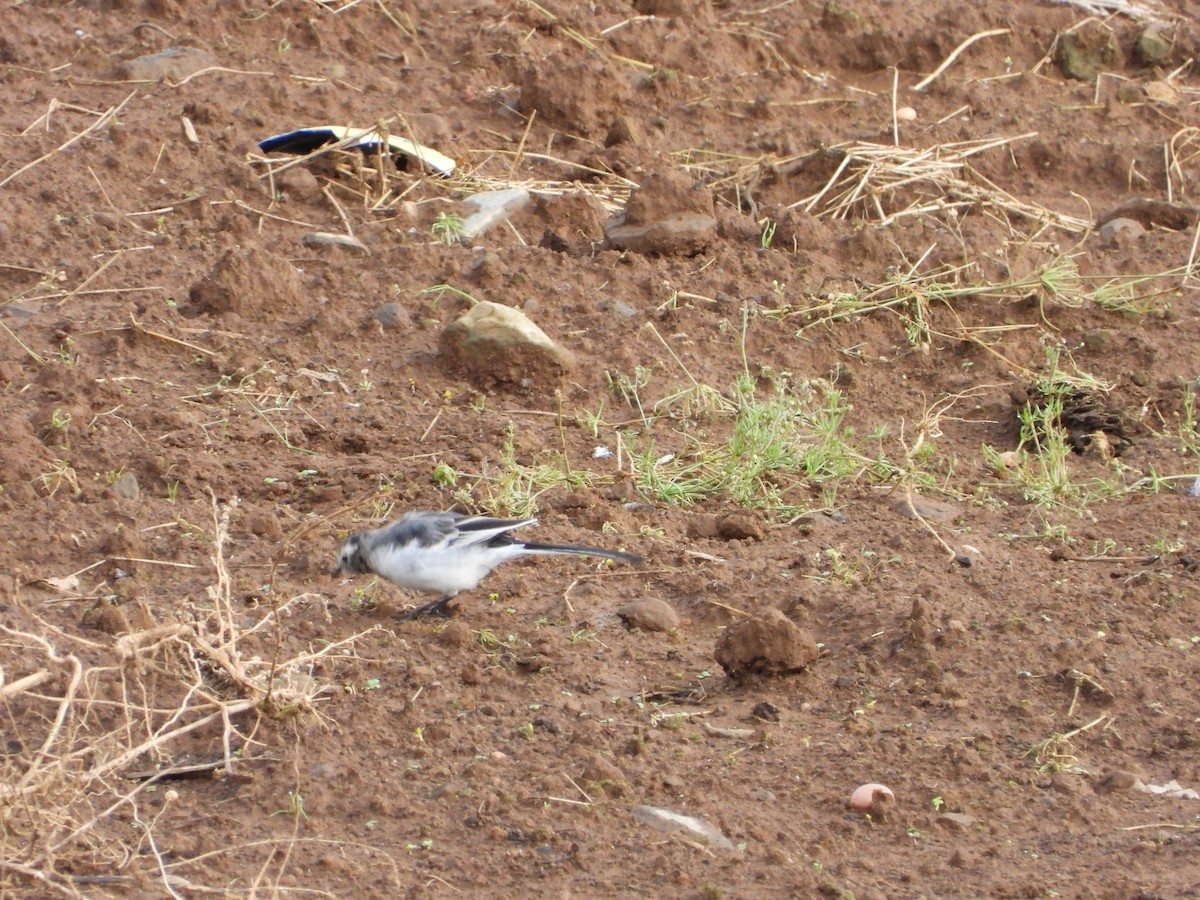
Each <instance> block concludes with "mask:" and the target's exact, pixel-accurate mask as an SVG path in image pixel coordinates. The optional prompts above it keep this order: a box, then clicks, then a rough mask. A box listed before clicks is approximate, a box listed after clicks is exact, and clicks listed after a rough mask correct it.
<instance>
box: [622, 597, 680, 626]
mask: <svg viewBox="0 0 1200 900" xmlns="http://www.w3.org/2000/svg"><path fill="white" fill-rule="evenodd" d="M617 615H618V616H620V617H621V621H623V622H624V623H625V624H626V625H628V626H629V627H630V628H641V629H642V630H643V631H674V630H675V629H676V628H678V627H679V613H677V612H675V610H674V609H672V608H671V605H670V604H669V603H667V602H666V601H665V600H659V599H658V598H657V597H646V598H644V599H641V600H634V601H633V602H632V603H627V604H625V605H624V606H622V607H621V608H620V609H618V610H617Z"/></svg>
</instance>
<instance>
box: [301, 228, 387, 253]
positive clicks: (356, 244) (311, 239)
mask: <svg viewBox="0 0 1200 900" xmlns="http://www.w3.org/2000/svg"><path fill="white" fill-rule="evenodd" d="M303 240H304V246H305V247H343V248H345V249H347V250H357V251H358V252H359V253H370V252H371V251H370V250H368V249H367V245H366V244H364V243H363V242H362V241H360V240H359V239H358V238H356V237H355V236H354V235H352V234H337V233H336V232H332V231H310V232H308V234H306V235H304V238H303Z"/></svg>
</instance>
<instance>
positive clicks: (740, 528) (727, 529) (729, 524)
mask: <svg viewBox="0 0 1200 900" xmlns="http://www.w3.org/2000/svg"><path fill="white" fill-rule="evenodd" d="M717 534H718V536H720V537H722V538H724V539H725V540H727V541H740V540H753V541H761V540H762V539H763V537H765V532H764V531H763V526H762V522H760V521H759V520H758V518H757V517H756V516H755V515H754V514H753V513H748V512H745V511H738V512H732V513H729V514H727V515H724V516H720V517H719V518H718V519H717Z"/></svg>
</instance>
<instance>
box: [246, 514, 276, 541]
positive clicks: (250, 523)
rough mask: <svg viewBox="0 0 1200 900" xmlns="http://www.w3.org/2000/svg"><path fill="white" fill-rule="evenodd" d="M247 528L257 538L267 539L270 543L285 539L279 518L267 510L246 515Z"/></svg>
mask: <svg viewBox="0 0 1200 900" xmlns="http://www.w3.org/2000/svg"><path fill="white" fill-rule="evenodd" d="M246 528H247V530H248V531H249V532H250V533H251V534H253V535H254V536H255V537H261V538H266V539H267V540H269V541H279V540H282V539H283V526H282V525H280V524H279V517H278V516H276V515H275V514H274V513H273V512H268V511H267V510H255V511H253V512H250V513H248V514H247V515H246Z"/></svg>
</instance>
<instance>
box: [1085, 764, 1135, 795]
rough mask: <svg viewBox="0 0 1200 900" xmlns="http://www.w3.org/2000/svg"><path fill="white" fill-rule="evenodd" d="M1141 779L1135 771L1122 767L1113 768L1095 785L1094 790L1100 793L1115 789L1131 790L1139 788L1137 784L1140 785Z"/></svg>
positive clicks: (1110, 791) (1107, 792)
mask: <svg viewBox="0 0 1200 900" xmlns="http://www.w3.org/2000/svg"><path fill="white" fill-rule="evenodd" d="M1142 784H1143V782H1142V779H1141V778H1140V777H1138V775H1137V773H1135V772H1127V771H1125V770H1124V769H1113V770H1112V771H1111V772H1109V773H1108V774H1107V775H1105V776H1104V777H1103V778H1102V779H1100V783H1099V784H1097V785H1096V790H1097V791H1099V792H1100V793H1102V794H1111V793H1113V792H1115V791H1133V790H1141V789H1142V788H1141V787H1139V785H1142Z"/></svg>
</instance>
